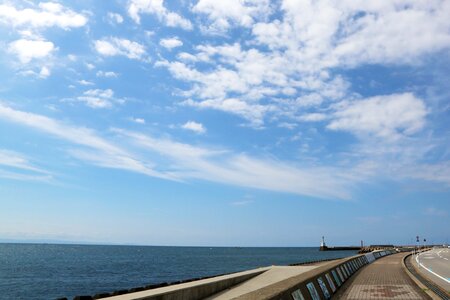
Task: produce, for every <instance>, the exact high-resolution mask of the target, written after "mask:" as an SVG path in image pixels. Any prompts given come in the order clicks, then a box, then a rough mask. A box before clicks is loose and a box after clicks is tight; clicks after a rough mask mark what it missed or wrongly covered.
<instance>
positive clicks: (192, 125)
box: [181, 121, 206, 134]
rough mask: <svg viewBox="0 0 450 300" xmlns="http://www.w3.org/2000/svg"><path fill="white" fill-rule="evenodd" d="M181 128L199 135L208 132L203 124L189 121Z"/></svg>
mask: <svg viewBox="0 0 450 300" xmlns="http://www.w3.org/2000/svg"><path fill="white" fill-rule="evenodd" d="M181 128H183V129H187V130H191V131H193V132H195V133H199V134H202V133H205V132H206V129H205V127H204V126H203V124H202V123H197V122H194V121H188V122H186V123H184V124H183V125H181Z"/></svg>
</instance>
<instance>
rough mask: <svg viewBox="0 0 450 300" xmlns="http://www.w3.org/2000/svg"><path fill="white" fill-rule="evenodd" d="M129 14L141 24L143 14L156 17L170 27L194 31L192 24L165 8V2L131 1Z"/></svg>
mask: <svg viewBox="0 0 450 300" xmlns="http://www.w3.org/2000/svg"><path fill="white" fill-rule="evenodd" d="M128 14H129V15H130V17H131V18H132V19H133V20H134V21H135V22H136V23H140V22H141V17H140V15H141V14H152V15H155V16H156V17H157V18H158V19H159V20H160V21H161V22H164V24H165V25H166V26H169V27H180V28H183V29H185V30H191V29H192V23H191V22H190V21H189V20H187V19H185V18H183V17H182V16H180V15H179V14H176V13H174V12H171V11H169V10H167V8H166V7H164V1H163V0H130V1H129V2H128Z"/></svg>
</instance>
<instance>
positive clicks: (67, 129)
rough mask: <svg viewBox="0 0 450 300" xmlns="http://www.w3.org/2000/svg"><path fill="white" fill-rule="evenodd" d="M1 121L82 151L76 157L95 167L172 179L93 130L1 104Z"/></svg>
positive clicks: (76, 151) (78, 151) (75, 153)
mask: <svg viewBox="0 0 450 300" xmlns="http://www.w3.org/2000/svg"><path fill="white" fill-rule="evenodd" d="M0 119H2V120H5V121H9V122H12V123H15V124H17V125H21V126H26V127H29V128H31V129H34V130H38V131H40V132H43V133H46V134H48V135H50V136H53V137H56V138H58V139H61V140H64V141H67V142H69V143H70V144H72V145H74V146H76V145H78V146H82V147H83V148H81V149H80V148H76V149H72V150H71V153H72V155H73V156H74V157H77V158H79V159H81V160H84V161H88V162H90V163H92V164H94V165H99V166H103V167H108V168H115V169H122V170H128V171H132V172H137V173H142V174H145V175H148V176H153V177H158V178H166V179H170V178H172V177H171V176H170V175H168V174H163V173H160V172H157V171H155V170H153V169H152V168H151V164H148V163H144V162H142V161H140V160H139V159H138V158H136V157H134V156H133V155H132V154H131V153H129V152H128V151H127V150H125V149H122V148H121V147H119V146H117V145H115V144H114V143H111V142H109V141H108V140H106V139H104V138H102V137H100V136H98V135H97V134H96V133H95V132H94V131H93V130H91V129H88V128H84V127H77V126H71V125H67V124H64V123H62V122H60V121H57V120H54V119H52V118H49V117H46V116H42V115H39V114H34V113H29V112H24V111H20V110H15V109H13V108H11V107H9V106H5V105H3V104H1V103H0Z"/></svg>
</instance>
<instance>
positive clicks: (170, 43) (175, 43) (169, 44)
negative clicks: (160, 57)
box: [159, 37, 183, 50]
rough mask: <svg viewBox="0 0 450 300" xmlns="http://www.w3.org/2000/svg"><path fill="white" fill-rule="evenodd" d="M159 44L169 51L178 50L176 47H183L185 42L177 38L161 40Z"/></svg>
mask: <svg viewBox="0 0 450 300" xmlns="http://www.w3.org/2000/svg"><path fill="white" fill-rule="evenodd" d="M159 44H160V45H161V46H163V47H164V48H166V49H169V50H171V49H173V48H176V47H180V46H183V42H182V41H180V40H179V39H178V38H177V37H173V38H168V39H161V40H160V41H159Z"/></svg>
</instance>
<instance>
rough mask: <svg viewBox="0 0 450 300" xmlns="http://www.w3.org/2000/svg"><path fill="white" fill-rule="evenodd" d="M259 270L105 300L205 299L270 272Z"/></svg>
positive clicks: (263, 269)
mask: <svg viewBox="0 0 450 300" xmlns="http://www.w3.org/2000/svg"><path fill="white" fill-rule="evenodd" d="M269 269H270V267H267V268H259V269H254V270H249V271H244V272H239V273H234V274H229V275H223V276H218V277H213V278H208V279H203V280H198V281H192V282H187V283H182V284H176V285H173V286H167V287H162V288H158V289H154V290H148V291H142V292H136V293H129V294H125V295H119V296H114V297H108V298H104V299H108V300H137V299H142V300H143V299H145V300H194V299H203V298H206V297H208V296H211V295H213V294H216V293H218V292H220V291H223V290H225V289H227V288H230V287H232V286H235V285H237V284H239V283H241V282H243V281H246V280H248V279H250V278H253V277H255V276H258V275H259V274H262V273H264V272H266V271H267V270H269Z"/></svg>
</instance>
